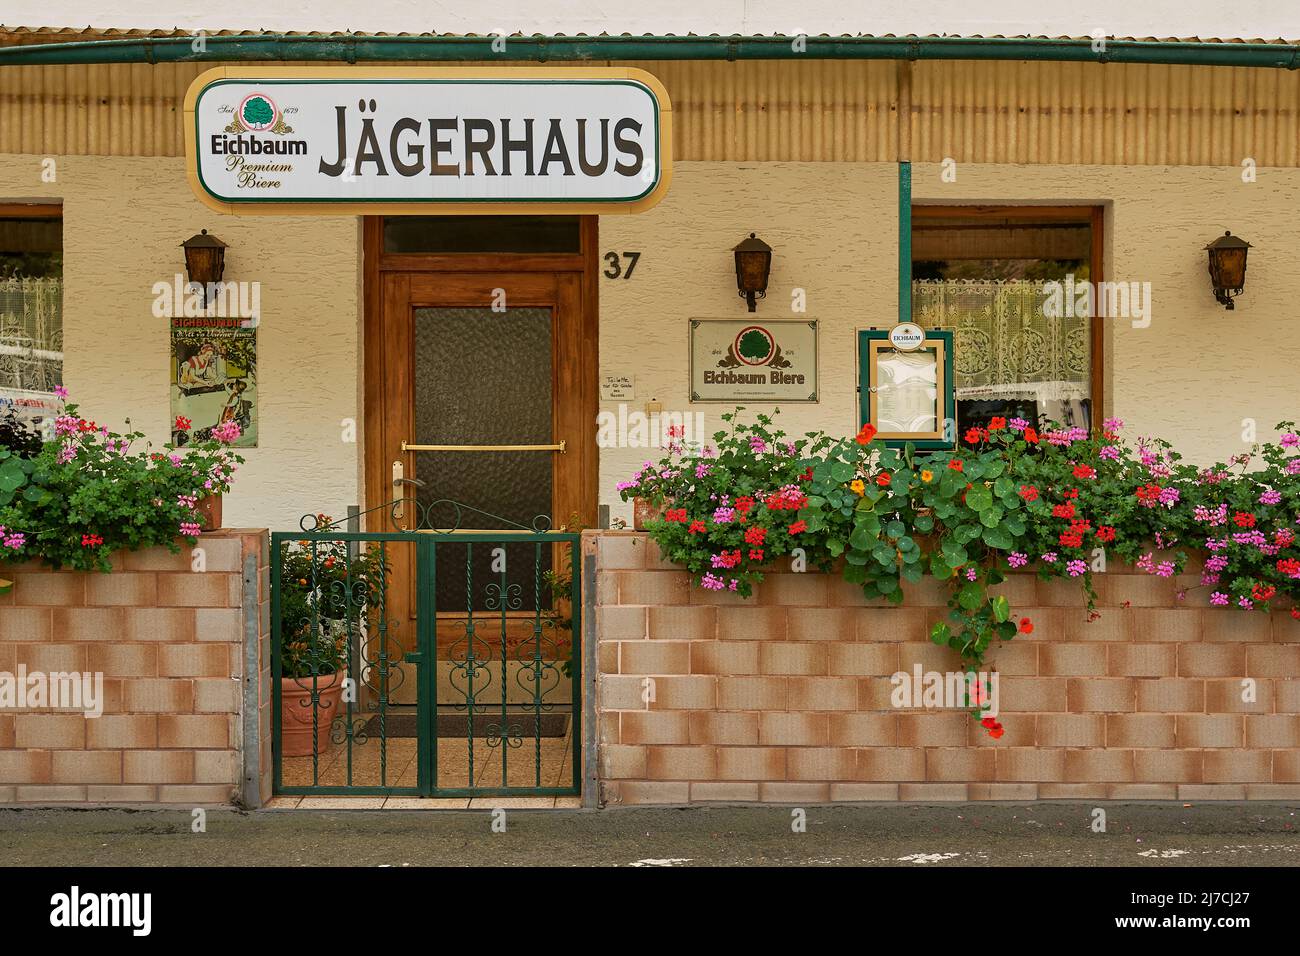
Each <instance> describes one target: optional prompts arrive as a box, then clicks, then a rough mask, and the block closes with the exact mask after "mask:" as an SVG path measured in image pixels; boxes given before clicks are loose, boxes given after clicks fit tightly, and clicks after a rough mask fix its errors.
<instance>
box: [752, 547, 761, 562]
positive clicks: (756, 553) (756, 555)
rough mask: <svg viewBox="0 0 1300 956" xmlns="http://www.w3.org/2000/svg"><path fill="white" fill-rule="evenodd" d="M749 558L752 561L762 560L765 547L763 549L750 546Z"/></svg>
mask: <svg viewBox="0 0 1300 956" xmlns="http://www.w3.org/2000/svg"><path fill="white" fill-rule="evenodd" d="M749 559H750V560H751V561H762V560H763V549H762V548H750V549H749Z"/></svg>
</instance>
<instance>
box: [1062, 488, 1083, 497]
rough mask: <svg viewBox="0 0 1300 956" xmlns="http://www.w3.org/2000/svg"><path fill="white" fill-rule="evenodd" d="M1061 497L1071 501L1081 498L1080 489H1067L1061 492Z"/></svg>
mask: <svg viewBox="0 0 1300 956" xmlns="http://www.w3.org/2000/svg"><path fill="white" fill-rule="evenodd" d="M1061 497H1062V498H1069V499H1071V500H1073V499H1075V498H1077V497H1079V489H1078V488H1066V489H1065V490H1064V491H1062V492H1061Z"/></svg>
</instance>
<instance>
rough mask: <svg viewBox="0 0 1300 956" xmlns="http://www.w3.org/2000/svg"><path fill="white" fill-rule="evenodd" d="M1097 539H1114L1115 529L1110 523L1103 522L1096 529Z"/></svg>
mask: <svg viewBox="0 0 1300 956" xmlns="http://www.w3.org/2000/svg"><path fill="white" fill-rule="evenodd" d="M1097 540H1098V541H1114V540H1115V529H1114V528H1112V527H1111V526H1110V525H1108V524H1104V525H1102V526H1101V527H1100V528H1098V529H1097Z"/></svg>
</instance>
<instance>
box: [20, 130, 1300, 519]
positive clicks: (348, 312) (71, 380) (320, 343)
mask: <svg viewBox="0 0 1300 956" xmlns="http://www.w3.org/2000/svg"><path fill="white" fill-rule="evenodd" d="M41 159H42V157H36V156H0V199H17V198H21V197H34V196H50V197H59V198H62V199H63V201H64V249H65V278H66V297H65V302H64V312H65V351H66V353H67V358H66V364H65V376H66V381H67V384H68V386H69V388H70V389H71V390H72V393H73V396H74V398H76V399H77V400H78V401H79V402H80V403H81V404H82V406H83V409H84V411H85V412H86V414H88V415H89V416H91V417H94V418H96V419H98V420H99V421H101V422H105V423H109V424H111V425H113V426H115V427H121V426H122V424H123V422H124V420H125V419H126V418H127V417H130V418H131V419H132V421H133V423H134V424H135V425H136V426H138V427H140V428H141V429H142V430H144V431H145V432H147V433H148V434H149V435H150V437H151V438H152V439H153V440H155V441H157V442H163V441H165V440H166V439H167V428H168V424H169V421H170V410H169V406H168V393H167V361H168V340H167V330H166V325H165V322H164V321H163V320H159V319H155V318H154V317H153V316H152V314H151V304H152V300H153V293H152V287H153V284H154V283H155V282H157V281H160V280H168V279H170V277H171V276H172V275H174V274H175V273H176V272H177V271H180V270H181V268H182V265H183V260H182V256H181V252H180V249H179V243H180V241H181V240H183V239H185V238H186V237H188V236H190V235H192V234H193V233H195V232H197V231H198V230H199V229H200V228H207V229H209V230H211V231H212V232H214V233H216V234H217V235H219V236H221V238H222V239H224V240H225V241H226V242H228V243H230V247H231V248H230V250H229V252H228V258H227V262H228V265H227V272H226V277H227V278H228V279H234V280H244V281H253V280H256V281H260V282H261V283H262V313H263V315H262V324H261V327H260V331H259V342H258V347H259V364H260V367H259V391H260V406H259V413H260V438H261V447H259V448H256V449H249V450H247V452H246V456H247V458H248V459H249V460H248V464H247V465H246V466H245V467H244V469H243V471H242V472H241V474H240V475H239V476H238V482H237V485H236V490H235V493H234V494H232V495H231V496H230V498H229V500H228V501H227V503H226V518H227V524H230V525H245V526H253V525H259V526H269V527H273V528H292V527H296V526H297V520H298V518H299V516H300V515H301V514H302V513H303V512H307V511H327V512H330V513H331V514H336V515H341V514H343V512H344V509H345V507H346V505H348V504H350V503H354V502H357V501H359V500H360V498H361V488H360V477H359V473H360V467H359V451H360V448H361V447H362V446H361V445H360V444H359V442H360V439H361V435H360V418H361V416H360V411H359V410H360V398H359V392H360V371H359V369H360V363H361V356H360V336H359V326H360V237H359V233H358V221H357V220H356V219H355V218H351V217H324V216H323V217H311V218H296V217H248V218H238V217H223V216H218V215H215V214H213V213H211V212H209V211H207V210H206V209H205V208H204V207H202V206H201V205H200V204H199V203H198V202H197V201H196V200H195V199H194V198H193V196H192V194H191V193H190V190H189V187H188V186H187V185H186V183H185V177H184V165H183V161H182V160H179V159H152V158H151V159H127V158H112V157H66V158H62V159H60V160H59V163H58V181H57V182H56V183H53V184H46V183H42V182H41V175H40V174H41V164H40V161H41ZM896 177H897V171H896V167H894V166H893V165H890V164H837V163H679V164H678V165H677V167H676V169H675V173H674V180H673V184H672V187H671V189H670V190H669V193H668V196H667V197H666V199H665V200H664V201H663V202H662V203H661V204H660V205H659V206H658V207H656V208H655V209H653V210H651V211H649V212H647V213H644V214H642V215H639V216H626V217H625V216H605V217H602V219H601V222H600V237H601V238H600V247H601V250H602V252H604V251H609V250H614V251H620V252H622V251H639V252H641V253H642V257H641V260H640V262H639V263H638V266H637V269H636V272H635V274H634V276H633V278H632V279H631V280H624V279H604V278H602V279H601V280H600V313H601V315H600V322H601V344H600V352H601V360H600V371H601V373H602V374H610V375H613V374H632V375H635V376H636V379H637V395H636V398H635V400H634V401H632V402H630V403H629V410H631V411H636V410H640V409H642V408H643V406H644V404H645V402H646V401H648V400H651V399H656V400H658V401H659V402H661V403H662V404H663V407H664V409H665V410H666V411H678V412H696V411H698V412H701V413H703V415H704V416H705V427H706V430H707V431H709V432H711V431H712V430H713V429H715V428H716V427H718V426H719V425H720V421H719V418H718V416H719V414H720V413H721V412H722V411H724V410H725V407H724V406H719V405H708V404H701V405H694V406H691V405H689V404H688V403H687V401H686V399H687V391H688V388H687V386H688V382H687V379H688V357H687V320H688V319H690V318H692V317H706V318H707V317H713V318H728V317H731V318H742V317H744V316H746V315H747V313H746V312H745V306H744V303H743V302H742V301H741V300H740V299H739V298H738V297H737V295H736V291H735V276H734V272H733V267H732V259H731V253H730V248H731V246H732V245H734V244H735V243H736V242H737V241H739V240H740V239H741V238H743V237H744V236H745V235H747V234H748V233H749V232H751V231H753V232H757V233H758V234H759V235H760V236H762V237H763V238H764V239H765V240H767V241H768V242H769V243H770V244H771V245H772V246H773V247H774V249H775V253H774V259H773V268H772V282H771V285H770V288H769V295H768V298H767V299H766V300H764V301H762V302H760V304H759V307H758V312H757V316H756V317H757V318H758V319H760V320H762V319H766V320H769V321H771V320H776V319H791V318H801V317H806V318H816V319H818V320H819V321H820V322H821V342H820V373H821V374H820V378H821V383H820V385H821V401H820V403H818V404H815V405H786V406H785V407H784V409H783V414H782V421H783V422H784V424H785V426H786V427H787V429H788V430H789V431H790V432H792V433H794V434H800V433H802V432H804V431H807V430H811V429H825V430H827V431H829V432H833V433H837V434H843V433H846V432H848V431H849V430H851V429H852V428H853V427H854V426H855V424H856V418H855V408H856V405H855V397H854V385H855V373H854V369H855V356H854V352H853V334H852V333H853V331H854V330H855V329H857V328H865V327H871V326H887V325H889V324H890V323H891V322H892V321H893V320H894V317H895V314H896V301H897V288H896V276H897V238H896V237H897V212H896V204H897V199H896V188H897V179H896ZM913 180H914V181H913V192H914V196H915V199H916V201H918V202H954V203H961V202H1030V203H1032V202H1037V203H1062V202H1078V203H1102V204H1105V205H1106V207H1107V224H1106V225H1107V228H1106V247H1107V255H1106V272H1107V277H1108V278H1111V279H1124V280H1130V281H1139V282H1151V283H1152V292H1153V320H1152V322H1151V325H1150V327H1148V328H1144V329H1139V328H1133V327H1132V325H1131V323H1129V322H1128V321H1125V320H1111V322H1110V325H1109V328H1108V340H1109V341H1108V347H1107V381H1108V395H1107V407H1108V410H1109V411H1110V412H1111V413H1113V414H1117V415H1119V416H1120V417H1122V418H1124V419H1126V420H1127V422H1128V423H1129V426H1130V429H1131V430H1132V433H1134V434H1155V435H1161V436H1164V437H1167V438H1169V439H1170V440H1172V441H1174V442H1175V443H1176V444H1177V446H1178V447H1179V448H1180V449H1181V450H1183V451H1184V453H1185V454H1186V455H1187V456H1188V457H1189V458H1192V459H1195V460H1198V461H1206V460H1212V459H1214V458H1221V457H1225V456H1227V455H1230V454H1234V453H1236V452H1238V451H1240V450H1242V448H1243V447H1244V443H1243V441H1242V438H1241V433H1242V420H1243V419H1246V418H1251V419H1254V420H1255V421H1256V422H1257V423H1258V426H1259V428H1260V430H1261V433H1266V432H1267V430H1268V429H1270V428H1271V426H1272V425H1273V424H1274V423H1275V422H1276V421H1278V420H1279V419H1283V418H1287V417H1292V416H1295V415H1296V414H1297V413H1296V405H1297V396H1296V392H1297V389H1296V382H1297V379H1296V375H1295V372H1294V371H1293V370H1294V369H1295V368H1296V366H1297V362H1298V360H1300V327H1297V325H1296V321H1297V320H1296V317H1295V314H1294V313H1295V309H1294V307H1293V306H1292V298H1293V297H1292V295H1291V290H1294V289H1296V288H1300V256H1297V254H1296V253H1297V251H1300V220H1297V217H1296V216H1295V214H1294V213H1295V210H1296V208H1297V200H1298V199H1300V170H1293V171H1282V170H1269V169H1262V170H1260V171H1259V176H1258V181H1257V182H1254V183H1243V182H1242V181H1241V177H1240V172H1239V170H1237V169H1234V168H1201V167H1177V168H1160V167H1116V166H980V165H962V166H960V167H959V168H958V175H957V181H956V182H954V183H945V182H943V181H942V180H941V178H940V170H939V167H937V166H931V165H918V166H917V167H916V168H915V170H914V177H913ZM1224 229H1231V230H1232V231H1233V233H1234V234H1238V233H1239V234H1241V235H1243V236H1244V237H1245V238H1247V239H1249V240H1250V241H1251V242H1252V243H1254V246H1255V248H1254V249H1253V250H1252V253H1251V259H1250V268H1249V272H1248V279H1247V286H1246V293H1245V295H1243V296H1242V297H1241V299H1240V300H1239V304H1238V307H1237V309H1236V311H1235V312H1225V311H1224V310H1223V309H1222V308H1221V307H1219V306H1218V305H1217V304H1216V303H1215V302H1214V300H1213V297H1212V296H1211V294H1210V290H1209V280H1208V276H1207V274H1206V270H1205V254H1204V252H1203V251H1202V246H1204V244H1205V243H1206V242H1207V241H1209V240H1210V239H1212V238H1214V237H1215V236H1216V235H1219V234H1222V232H1223V230H1224ZM795 289H802V290H804V293H805V295H806V303H807V311H806V313H804V314H803V315H796V314H795V313H793V312H792V311H791V302H792V292H793V290H795ZM601 407H602V409H603V410H607V411H612V412H616V411H617V407H618V406H617V404H615V403H602V405H601ZM756 408H757V406H755V409H756ZM347 419H352V420H355V421H356V422H357V426H358V430H357V439H358V443H356V444H350V443H347V442H345V441H344V440H343V436H344V424H343V423H344V421H345V420H347ZM659 454H660V453H659V452H658V451H657V450H655V449H644V448H612V449H605V450H603V451H602V453H601V469H600V482H601V500H602V502H605V503H609V504H611V505H613V506H614V508H613V512H614V514H615V515H616V516H623V517H630V508H629V506H626V505H623V504H621V503H620V502H619V501H618V496H617V493H616V492H615V490H614V486H615V484H616V482H618V481H619V480H621V479H622V478H624V477H625V476H626V475H627V474H629V473H630V472H631V471H632V470H633V469H635V468H636V466H637V465H639V464H640V463H641V462H642V461H644V460H645V459H646V458H648V457H654V458H657V457H658V456H659Z"/></svg>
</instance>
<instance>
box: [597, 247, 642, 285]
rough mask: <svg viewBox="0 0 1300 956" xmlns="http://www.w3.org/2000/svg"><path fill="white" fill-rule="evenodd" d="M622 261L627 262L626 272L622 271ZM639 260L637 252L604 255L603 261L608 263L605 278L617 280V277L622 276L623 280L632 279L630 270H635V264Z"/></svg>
mask: <svg viewBox="0 0 1300 956" xmlns="http://www.w3.org/2000/svg"><path fill="white" fill-rule="evenodd" d="M624 259H626V260H627V270H626V271H624V269H623V260H624ZM640 260H641V253H639V252H624V253H621V254H620V253H617V252H607V253H605V261H606V262H608V263H609V268H608V269H606V270H605V278H606V279H617V278H618V277H619V276H622V277H623V278H624V279H630V278H632V270H633V269H635V268H636V264H637V263H638V262H639V261H640Z"/></svg>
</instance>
